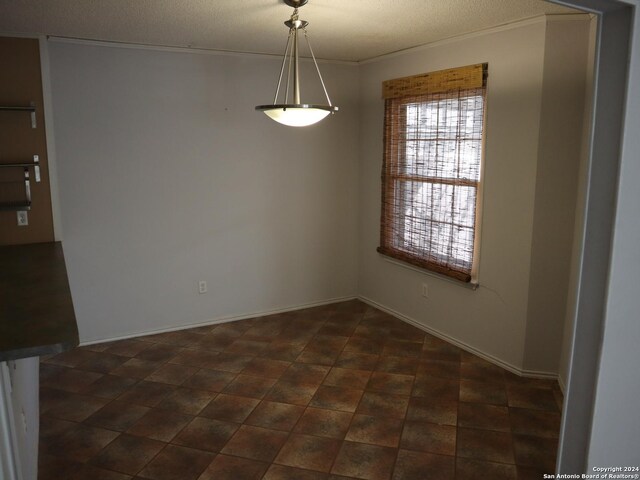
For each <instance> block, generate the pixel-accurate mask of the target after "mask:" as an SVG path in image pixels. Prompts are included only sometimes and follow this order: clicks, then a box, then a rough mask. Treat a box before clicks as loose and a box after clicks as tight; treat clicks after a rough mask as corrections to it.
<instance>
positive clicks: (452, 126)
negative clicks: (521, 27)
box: [378, 64, 487, 282]
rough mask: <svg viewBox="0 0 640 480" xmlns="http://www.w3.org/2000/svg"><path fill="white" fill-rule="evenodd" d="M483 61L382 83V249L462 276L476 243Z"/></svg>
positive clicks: (466, 279) (467, 276)
mask: <svg viewBox="0 0 640 480" xmlns="http://www.w3.org/2000/svg"><path fill="white" fill-rule="evenodd" d="M486 74H487V65H486V64H481V65H473V66H470V67H462V68H456V69H450V70H443V71H440V72H434V73H429V74H425V75H417V76H414V77H408V78H402V79H397V80H390V81H388V82H385V83H384V84H383V92H384V97H385V130H384V142H385V153H384V163H383V167H382V215H381V233H380V247H379V248H378V251H379V252H380V253H382V254H384V255H388V256H390V257H393V258H397V259H399V260H402V261H405V262H408V263H411V264H413V265H416V266H419V267H423V268H426V269H428V270H432V271H435V272H437V273H441V274H444V275H448V276H450V277H453V278H456V279H458V280H461V281H464V282H469V281H470V280H471V278H472V272H473V271H474V257H475V256H476V246H477V237H478V235H477V209H478V208H477V207H478V204H479V187H480V178H481V165H482V132H483V123H484V122H483V121H484V103H485V87H486V77H487V75H486Z"/></svg>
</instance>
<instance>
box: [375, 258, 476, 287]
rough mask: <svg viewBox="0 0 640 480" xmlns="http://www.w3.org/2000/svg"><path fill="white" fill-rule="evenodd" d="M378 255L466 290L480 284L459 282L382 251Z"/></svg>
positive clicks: (392, 262) (395, 263)
mask: <svg viewBox="0 0 640 480" xmlns="http://www.w3.org/2000/svg"><path fill="white" fill-rule="evenodd" d="M378 255H379V256H380V257H381V258H382V259H383V260H384V261H385V262H388V263H391V264H393V265H397V266H398V267H402V268H406V269H408V270H413V271H414V272H418V273H421V274H422V275H426V276H428V277H434V278H437V279H439V280H443V281H445V282H448V283H451V284H453V285H457V286H459V287H462V288H466V289H468V290H477V289H478V287H479V286H480V284H479V283H478V282H477V281H474V280H471V281H470V282H461V281H459V280H456V279H453V278H451V277H447V276H446V275H441V274H440V273H436V272H432V271H430V270H426V269H424V268H420V267H416V266H414V265H411V264H409V263H405V262H402V261H400V260H396V259H395V258H392V257H389V256H387V255H384V254H382V253H378Z"/></svg>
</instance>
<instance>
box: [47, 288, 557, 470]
mask: <svg viewBox="0 0 640 480" xmlns="http://www.w3.org/2000/svg"><path fill="white" fill-rule="evenodd" d="M40 376H41V427H40V439H41V441H40V462H39V463H40V474H39V479H40V480H61V479H65V480H86V479H91V480H126V479H133V478H135V479H151V480H214V479H215V480H226V479H232V480H245V479H261V478H262V479H266V480H278V479H295V480H317V479H325V480H329V479H333V480H338V479H348V478H359V479H369V480H383V479H407V480H409V479H454V478H455V479H461V480H472V479H476V478H478V479H480V478H481V479H488V478H491V479H530V478H536V479H539V478H542V473H544V472H546V473H550V472H552V471H553V469H554V463H555V452H556V447H557V439H558V430H559V422H560V405H561V400H562V398H561V394H560V391H559V389H558V388H557V385H556V384H555V382H552V381H548V380H534V379H526V378H520V377H518V376H516V375H513V374H511V373H509V372H506V371H505V370H503V369H500V368H498V367H496V366H494V365H492V364H490V363H487V362H486V361H484V360H482V359H480V358H478V357H476V356H474V355H471V354H469V353H467V352H465V351H462V350H460V349H458V348H457V347H455V346H452V345H450V344H448V343H446V342H444V341H442V340H439V339H438V338H436V337H433V336H431V335H428V334H425V333H424V332H422V331H421V330H418V329H417V328H415V327H413V326H410V325H408V324H406V323H404V322H402V321H400V320H398V319H396V318H394V317H392V316H390V315H387V314H385V313H383V312H381V311H379V310H376V309H374V308H371V307H369V306H367V305H365V304H363V303H361V302H359V301H355V300H354V301H349V302H343V303H337V304H333V305H328V306H322V307H317V308H312V309H307V310H300V311H297V312H290V313H285V314H278V315H271V316H267V317H261V318H255V319H250V320H242V321H238V322H233V323H227V324H222V325H217V326H207V327H200V328H194V329H190V330H183V331H179V332H171V333H163V334H159V335H151V336H146V337H140V338H137V339H132V340H122V341H117V342H112V343H103V344H99V345H92V346H87V347H81V348H76V349H74V350H72V351H69V352H65V353H62V354H59V355H56V356H52V357H48V358H46V359H43V361H42V363H41V375H40Z"/></svg>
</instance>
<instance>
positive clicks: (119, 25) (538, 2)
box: [0, 0, 573, 61]
mask: <svg viewBox="0 0 640 480" xmlns="http://www.w3.org/2000/svg"><path fill="white" fill-rule="evenodd" d="M291 12H292V9H291V7H288V6H287V5H285V4H284V3H283V2H282V0H252V1H249V2H247V1H238V0H0V33H1V34H45V35H53V36H61V37H73V38H81V39H90V40H105V41H115V42H126V43H139V44H147V45H166V46H179V47H185V46H190V47H193V48H202V49H214V50H230V51H236V52H253V53H272V54H281V53H282V51H283V50H284V44H285V42H286V33H287V31H286V27H285V26H284V25H283V23H282V22H283V21H284V20H287V19H288V18H289V16H290V15H291ZM572 12H573V11H572V10H570V9H568V8H564V7H560V6H557V5H553V4H551V3H547V2H545V1H543V0H414V1H408V0H309V3H308V4H307V5H306V6H304V7H303V8H301V9H300V17H301V18H302V19H304V20H307V21H309V23H310V25H309V27H308V29H307V30H308V33H309V37H310V38H311V40H312V43H313V47H314V51H315V53H316V56H317V57H318V58H324V59H331V60H350V61H360V60H366V59H369V58H373V57H377V56H379V55H384V54H386V53H391V52H395V51H398V50H403V49H406V48H410V47H414V46H417V45H423V44H426V43H430V42H434V41H437V40H441V39H444V38H449V37H452V36H456V35H460V34H464V33H470V32H475V31H478V30H482V29H485V28H489V27H493V26H497V25H502V24H505V23H510V22H513V21H517V20H521V19H525V18H530V17H534V16H537V15H541V14H543V13H556V14H558V13H559V14H562V13H572Z"/></svg>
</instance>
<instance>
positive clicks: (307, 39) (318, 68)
mask: <svg viewBox="0 0 640 480" xmlns="http://www.w3.org/2000/svg"><path fill="white" fill-rule="evenodd" d="M304 38H305V40H306V41H307V45H308V46H309V52H311V58H312V59H313V64H314V65H315V66H316V72H318V78H319V79H320V84H321V85H322V90H324V96H325V97H327V103H329V106H331V99H330V98H329V94H328V93H327V87H325V86H324V80H323V79H322V74H321V73H320V67H318V62H317V61H316V56H315V55H314V54H313V48H311V42H310V41H309V35H307V29H306V28H305V29H304Z"/></svg>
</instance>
